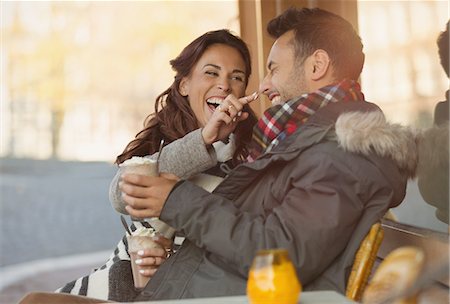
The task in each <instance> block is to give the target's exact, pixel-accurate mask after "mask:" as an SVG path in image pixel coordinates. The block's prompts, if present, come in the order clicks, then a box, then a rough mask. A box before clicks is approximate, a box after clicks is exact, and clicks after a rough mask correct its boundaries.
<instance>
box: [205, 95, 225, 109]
mask: <svg viewBox="0 0 450 304" xmlns="http://www.w3.org/2000/svg"><path fill="white" fill-rule="evenodd" d="M222 101H223V99H222V98H214V97H213V98H208V99H207V100H206V103H207V104H208V105H209V107H210V108H211V107H213V108H214V109H215V108H217V107H218V106H219V105H220V104H221V103H222ZM214 109H213V110H214Z"/></svg>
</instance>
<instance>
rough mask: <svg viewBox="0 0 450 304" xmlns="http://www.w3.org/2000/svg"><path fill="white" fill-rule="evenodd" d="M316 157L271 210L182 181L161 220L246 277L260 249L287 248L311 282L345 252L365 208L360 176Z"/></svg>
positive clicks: (326, 159)
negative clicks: (248, 207)
mask: <svg viewBox="0 0 450 304" xmlns="http://www.w3.org/2000/svg"><path fill="white" fill-rule="evenodd" d="M316 157H317V158H318V159H320V161H319V160H318V161H314V159H310V161H311V162H310V165H309V166H305V165H302V167H303V168H304V169H303V170H301V172H298V173H299V174H298V175H297V176H296V177H294V176H293V177H292V181H291V185H292V188H290V190H289V191H288V192H287V193H286V195H285V196H284V198H283V201H281V202H280V203H279V205H278V206H277V207H275V208H273V209H272V210H265V211H262V210H261V212H260V213H257V212H253V211H252V212H247V211H244V210H240V209H239V208H237V207H236V206H235V205H234V204H233V202H232V201H230V200H227V199H225V198H223V197H221V196H218V195H214V194H210V193H208V192H206V191H204V190H203V189H200V188H198V187H196V186H195V185H193V184H191V183H189V182H182V183H181V184H179V185H177V187H176V188H175V189H174V190H173V191H172V192H171V193H170V195H169V197H168V198H167V201H166V203H165V205H164V207H163V209H162V212H161V215H160V218H161V219H162V220H164V221H165V222H167V223H168V224H170V225H171V226H173V227H176V228H177V230H180V231H182V232H183V233H184V235H185V236H186V238H187V239H189V240H190V241H191V242H194V243H195V244H196V245H197V246H198V247H201V248H205V249H206V250H207V251H209V252H211V253H214V254H216V255H218V256H219V257H221V258H222V259H224V260H225V261H227V262H229V265H230V267H234V268H235V270H236V271H239V272H241V273H242V274H243V275H247V273H248V269H249V267H250V265H251V262H252V259H253V257H254V255H255V253H256V251H257V250H258V249H262V248H287V249H288V250H289V254H290V256H291V258H292V259H293V261H294V263H295V265H296V266H297V267H298V268H299V269H300V275H301V280H302V282H304V283H307V282H309V281H311V280H312V279H314V277H315V276H317V275H319V274H320V273H321V272H322V271H323V270H324V269H325V268H326V267H327V266H328V265H329V264H330V263H331V262H332V261H333V260H334V259H335V258H336V257H337V256H338V255H339V254H340V252H342V250H343V249H344V248H345V246H346V244H347V242H348V240H349V238H350V236H351V234H352V232H353V229H354V227H355V226H356V224H357V223H358V220H359V217H360V215H361V213H362V211H363V205H362V203H361V199H360V197H359V194H360V193H361V191H362V190H361V189H360V188H361V183H360V181H359V177H357V176H355V174H354V173H353V172H351V171H350V170H349V169H348V168H346V167H345V166H344V165H342V164H337V166H336V161H333V160H332V158H331V157H330V156H329V155H323V154H320V155H319V154H318V155H316ZM293 165H298V164H293ZM259 186H260V187H270V185H259ZM248 199H249V200H251V199H252V198H251V197H249V198H248ZM267 199H270V198H267ZM252 203H254V204H260V205H261V204H262V202H256V201H255V202H252ZM259 208H261V209H262V206H260V207H259ZM263 212H265V214H264V215H260V214H262V213H263Z"/></svg>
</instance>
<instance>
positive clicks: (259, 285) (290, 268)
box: [247, 249, 302, 304]
mask: <svg viewBox="0 0 450 304" xmlns="http://www.w3.org/2000/svg"><path fill="white" fill-rule="evenodd" d="M301 290H302V286H301V284H300V281H299V280H298V278H297V274H296V271H295V268H294V265H293V264H292V262H291V260H290V258H289V254H288V252H287V250H286V249H267V250H259V251H258V252H257V254H256V256H255V258H254V259H253V264H252V266H251V268H250V272H249V275H248V282H247V296H248V299H249V301H250V303H251V304H260V303H264V304H272V303H274V304H275V303H277V304H296V303H297V301H298V300H299V295H300V292H301Z"/></svg>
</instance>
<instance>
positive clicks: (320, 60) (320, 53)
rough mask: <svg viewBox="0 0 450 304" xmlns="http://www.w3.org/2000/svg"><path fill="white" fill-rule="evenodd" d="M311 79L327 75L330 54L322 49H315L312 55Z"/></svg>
mask: <svg viewBox="0 0 450 304" xmlns="http://www.w3.org/2000/svg"><path fill="white" fill-rule="evenodd" d="M311 58H312V73H311V79H312V80H320V79H321V78H323V77H324V76H326V75H327V72H328V71H329V69H330V56H328V53H327V52H326V51H324V50H321V49H318V50H316V51H315V52H314V53H313V54H312V56H311Z"/></svg>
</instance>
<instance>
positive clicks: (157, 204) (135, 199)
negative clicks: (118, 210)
mask: <svg viewBox="0 0 450 304" xmlns="http://www.w3.org/2000/svg"><path fill="white" fill-rule="evenodd" d="M178 180H179V178H178V177H176V176H175V175H173V174H164V173H163V174H161V177H156V176H144V175H138V174H124V175H122V179H121V181H120V183H119V188H120V190H121V191H122V199H123V201H124V202H125V203H126V204H127V206H126V207H125V209H126V210H127V212H128V214H129V215H131V216H132V217H136V218H149V217H159V215H160V214H161V210H162V208H163V207H164V203H165V202H166V199H167V197H168V196H169V193H170V191H172V188H173V187H174V186H175V184H176V183H177V181H178Z"/></svg>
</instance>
